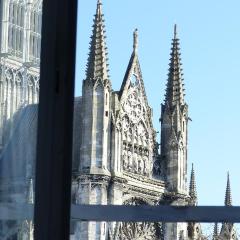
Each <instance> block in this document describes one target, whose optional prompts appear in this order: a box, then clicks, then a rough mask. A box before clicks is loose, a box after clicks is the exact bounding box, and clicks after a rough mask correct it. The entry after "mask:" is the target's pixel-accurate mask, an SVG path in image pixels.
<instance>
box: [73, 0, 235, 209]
mask: <svg viewBox="0 0 240 240" xmlns="http://www.w3.org/2000/svg"><path fill="white" fill-rule="evenodd" d="M95 9H96V0H79V10H78V12H79V16H78V22H79V23H78V41H77V43H78V47H77V71H76V95H81V84H82V80H83V79H84V77H85V65H86V62H87V54H88V47H89V41H90V35H91V31H92V28H91V26H92V23H93V14H95ZM239 9H240V2H239V0H229V1H224V0H220V1H217V0H211V1H209V0H201V1H192V0H181V1H179V0H168V1H161V0H148V1H143V0H121V1H116V0H103V11H104V14H105V20H106V34H107V46H108V52H109V64H110V76H111V81H112V85H113V89H114V90H118V89H119V88H120V86H121V82H122V80H123V77H124V74H125V71H126V68H127V64H128V61H129V58H130V55H131V51H132V33H133V30H134V29H135V28H138V30H139V58H140V64H141V69H142V73H143V78H144V83H145V88H146V92H147V95H148V100H149V104H150V105H151V107H152V108H153V120H154V126H155V129H156V130H158V131H159V130H160V124H159V122H158V119H159V117H160V104H161V103H162V101H163V97H164V91H165V84H166V79H167V69H168V63H169V54H170V44H171V39H172V36H173V26H174V24H175V23H176V24H177V25H178V36H179V38H180V43H181V53H182V63H183V72H184V83H185V87H186V101H187V103H188V104H189V115H190V117H191V119H192V120H193V121H192V122H190V123H189V151H188V153H189V155H188V166H189V169H188V170H189V171H190V166H191V163H192V162H193V163H194V165H195V172H196V179H197V189H198V197H199V205H222V204H223V202H224V195H225V187H226V177H227V171H229V172H230V177H231V186H232V195H233V203H234V204H235V205H240V174H239V173H240V156H239V153H240V140H239V136H240V125H239V124H240V110H239V103H240V94H239V89H240V74H239V71H240V44H239V39H240V30H239V29H240V14H239Z"/></svg>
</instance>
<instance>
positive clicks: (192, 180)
mask: <svg viewBox="0 0 240 240" xmlns="http://www.w3.org/2000/svg"><path fill="white" fill-rule="evenodd" d="M189 195H190V197H191V200H192V204H193V205H197V189H196V180H195V172H194V167H193V164H192V171H191V178H190V184H189Z"/></svg>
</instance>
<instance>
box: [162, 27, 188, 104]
mask: <svg viewBox="0 0 240 240" xmlns="http://www.w3.org/2000/svg"><path fill="white" fill-rule="evenodd" d="M170 56H171V57H170V64H169V73H168V81H167V89H166V95H165V102H168V103H169V105H170V106H175V105H176V103H180V105H183V104H184V88H183V86H184V84H183V74H182V68H181V65H182V64H181V57H180V56H181V54H180V48H179V39H178V37H177V26H176V25H175V26H174V37H173V40H172V48H171V54H170Z"/></svg>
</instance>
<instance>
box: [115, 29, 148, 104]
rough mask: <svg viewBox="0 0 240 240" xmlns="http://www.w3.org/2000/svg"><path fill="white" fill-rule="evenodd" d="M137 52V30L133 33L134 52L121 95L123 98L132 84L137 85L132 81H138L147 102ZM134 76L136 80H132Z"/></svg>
mask: <svg viewBox="0 0 240 240" xmlns="http://www.w3.org/2000/svg"><path fill="white" fill-rule="evenodd" d="M137 52H138V30H137V29H135V31H134V33H133V52H132V55H131V58H130V61H129V63H128V67H127V71H126V73H125V76H124V79H123V82H122V86H121V89H120V93H119V94H120V98H121V96H122V95H123V94H124V92H125V91H127V90H128V88H129V86H130V85H131V84H135V83H134V82H132V81H133V80H136V81H137V82H138V83H139V84H140V86H141V89H142V91H143V94H144V97H145V100H146V101H147V98H146V92H145V88H144V84H143V79H142V72H141V68H140V63H139V59H138V53H137ZM133 76H134V79H132V77H133Z"/></svg>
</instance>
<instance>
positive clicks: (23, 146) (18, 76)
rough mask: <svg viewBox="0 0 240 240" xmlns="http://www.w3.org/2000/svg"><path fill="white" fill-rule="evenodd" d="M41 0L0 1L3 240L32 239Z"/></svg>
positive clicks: (0, 234) (0, 232)
mask: <svg viewBox="0 0 240 240" xmlns="http://www.w3.org/2000/svg"><path fill="white" fill-rule="evenodd" d="M41 21H42V1H38V0H33V1H19V0H2V1H1V2H0V104H1V105H0V208H1V214H0V216H1V217H0V239H8V240H15V239H16V240H17V239H22V240H28V239H29V240H30V239H33V230H34V225H33V206H34V186H35V163H36V141H37V123H38V99H39V74H40V71H39V70H40V69H39V67H40V47H41Z"/></svg>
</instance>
